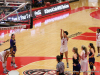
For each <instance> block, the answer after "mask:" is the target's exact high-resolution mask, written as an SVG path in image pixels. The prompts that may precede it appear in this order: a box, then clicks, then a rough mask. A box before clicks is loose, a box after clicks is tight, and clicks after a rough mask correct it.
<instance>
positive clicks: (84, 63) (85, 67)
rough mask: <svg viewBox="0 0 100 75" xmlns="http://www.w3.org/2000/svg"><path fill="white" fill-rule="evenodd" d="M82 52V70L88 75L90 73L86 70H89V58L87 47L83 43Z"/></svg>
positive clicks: (84, 74)
mask: <svg viewBox="0 0 100 75" xmlns="http://www.w3.org/2000/svg"><path fill="white" fill-rule="evenodd" d="M81 49H82V52H81V55H80V58H81V70H82V71H83V75H88V73H87V72H86V71H87V70H88V60H87V54H88V53H87V48H86V47H85V46H84V45H83V46H82V47H81Z"/></svg>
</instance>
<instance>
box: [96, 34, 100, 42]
mask: <svg viewBox="0 0 100 75" xmlns="http://www.w3.org/2000/svg"><path fill="white" fill-rule="evenodd" d="M96 41H100V33H96Z"/></svg>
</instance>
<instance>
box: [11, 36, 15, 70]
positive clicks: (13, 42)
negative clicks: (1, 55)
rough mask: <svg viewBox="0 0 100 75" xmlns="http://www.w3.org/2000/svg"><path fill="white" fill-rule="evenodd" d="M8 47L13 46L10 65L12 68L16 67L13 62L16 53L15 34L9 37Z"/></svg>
mask: <svg viewBox="0 0 100 75" xmlns="http://www.w3.org/2000/svg"><path fill="white" fill-rule="evenodd" d="M10 47H13V52H12V54H11V56H12V58H11V66H13V67H14V68H17V66H16V64H15V53H16V50H17V49H16V40H15V35H14V34H12V35H11V39H10Z"/></svg>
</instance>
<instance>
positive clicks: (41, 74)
mask: <svg viewBox="0 0 100 75" xmlns="http://www.w3.org/2000/svg"><path fill="white" fill-rule="evenodd" d="M23 74H24V75H56V70H48V69H33V70H26V71H24V72H23ZM65 75H72V74H70V73H66V74H65Z"/></svg>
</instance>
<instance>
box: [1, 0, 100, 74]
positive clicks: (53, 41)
mask: <svg viewBox="0 0 100 75" xmlns="http://www.w3.org/2000/svg"><path fill="white" fill-rule="evenodd" d="M93 3H94V2H89V1H88V0H79V1H77V2H73V3H70V7H71V10H69V11H63V12H61V13H57V14H55V15H50V16H46V17H44V18H40V19H36V20H33V28H32V29H12V30H0V42H1V43H2V45H0V52H1V51H3V50H5V49H6V48H8V47H9V46H10V43H9V40H10V36H11V34H12V33H14V34H15V39H16V44H17V52H16V58H15V59H16V64H17V66H18V68H17V69H14V68H13V67H11V66H10V63H11V59H10V58H11V57H9V58H8V62H7V69H8V70H17V71H18V72H19V73H20V75H27V74H28V75H32V74H33V75H34V74H36V75H39V74H42V73H47V74H46V75H49V74H53V75H56V74H55V70H56V65H57V61H56V55H59V54H60V46H61V39H60V29H63V30H67V31H68V32H69V35H68V36H69V41H68V58H69V68H67V67H66V65H67V64H66V60H65V56H64V59H63V62H64V64H65V71H69V74H68V75H71V74H72V71H73V62H72V57H73V52H72V48H73V47H77V48H78V52H79V53H81V46H82V45H85V46H86V47H87V49H88V51H89V48H88V45H89V43H93V44H94V46H95V48H96V29H97V28H100V8H98V7H99V6H100V1H99V0H98V2H97V3H94V4H93ZM7 40H8V41H7ZM3 42H5V43H3ZM96 55H97V48H96V53H95V61H96V63H95V71H97V72H96V74H95V75H100V60H99V59H100V57H96ZM0 67H1V68H0V75H5V74H3V73H2V72H3V68H2V63H1V62H0ZM88 71H90V68H89V69H88ZM98 71H99V72H98ZM89 73H90V72H89ZM89 73H88V75H89ZM66 75H67V74H66ZM81 75H83V73H81Z"/></svg>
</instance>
